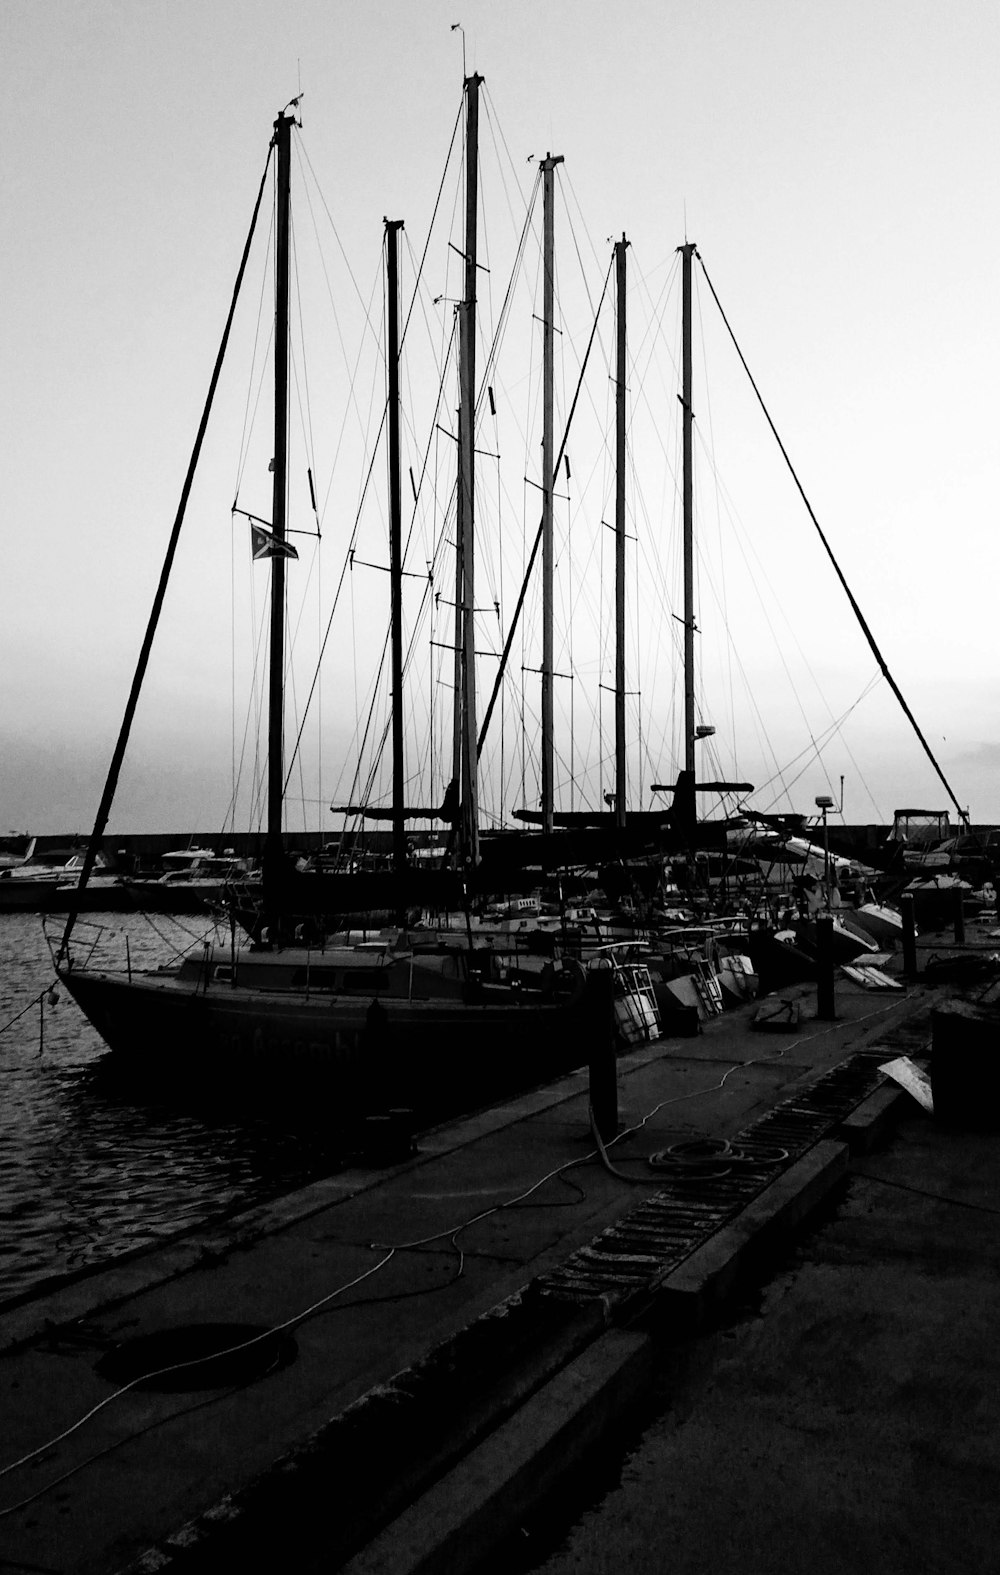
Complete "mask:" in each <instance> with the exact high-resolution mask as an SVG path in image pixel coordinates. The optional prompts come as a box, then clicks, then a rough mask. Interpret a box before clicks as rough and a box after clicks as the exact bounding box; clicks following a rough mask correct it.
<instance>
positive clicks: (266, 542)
mask: <svg viewBox="0 0 1000 1575" xmlns="http://www.w3.org/2000/svg"><path fill="white" fill-rule="evenodd" d="M250 556H251V557H252V558H253V559H254V561H255V562H256V560H257V559H258V558H297V557H298V553H297V552H296V550H295V548H294V547H293V546H292V544H291V542H290V541H279V540H278V538H277V536H275V535H274V533H273V532H272V531H269V530H265V529H264V527H263V525H257V524H255V523H254V522H253V521H251V522H250Z"/></svg>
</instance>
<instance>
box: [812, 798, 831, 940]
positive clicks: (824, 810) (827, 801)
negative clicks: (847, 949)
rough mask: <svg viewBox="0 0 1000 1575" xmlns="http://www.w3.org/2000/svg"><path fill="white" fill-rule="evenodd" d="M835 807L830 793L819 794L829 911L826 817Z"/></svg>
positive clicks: (828, 833) (824, 871)
mask: <svg viewBox="0 0 1000 1575" xmlns="http://www.w3.org/2000/svg"><path fill="white" fill-rule="evenodd" d="M833 807H834V806H833V799H832V798H831V797H830V795H829V793H820V794H818V796H817V798H816V808H817V809H818V810H819V811H820V813H821V815H822V816H823V883H824V885H825V886H826V908H827V912H829V911H830V832H829V829H828V828H827V823H826V817H827V815H828V814H829V812H830V810H831V809H833Z"/></svg>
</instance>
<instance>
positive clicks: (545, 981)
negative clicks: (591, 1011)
mask: <svg viewBox="0 0 1000 1575" xmlns="http://www.w3.org/2000/svg"><path fill="white" fill-rule="evenodd" d="M586 983H587V974H586V970H585V969H584V967H583V965H582V963H579V962H577V960H576V958H575V957H561V958H559V959H558V960H557V961H556V962H554V963H552V964H550V965H549V966H548V967H546V969H545V971H544V973H543V975H542V995H543V998H544V999H545V1000H546V1001H552V1000H555V1001H558V1003H559V1004H560V1005H561V1006H575V1005H576V1003H577V1001H579V1000H580V999H581V997H582V995H583V992H584V988H585V986H586Z"/></svg>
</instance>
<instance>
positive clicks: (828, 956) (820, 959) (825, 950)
mask: <svg viewBox="0 0 1000 1575" xmlns="http://www.w3.org/2000/svg"><path fill="white" fill-rule="evenodd" d="M833 968H834V964H833V914H832V913H820V914H818V915H817V917H816V1016H817V1017H821V1018H823V1019H824V1020H825V1021H830V1022H832V1021H833V1019H834V1018H835V1017H836V1015H837V1008H836V1005H835V1003H834V989H833Z"/></svg>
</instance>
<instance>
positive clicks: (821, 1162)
mask: <svg viewBox="0 0 1000 1575" xmlns="http://www.w3.org/2000/svg"><path fill="white" fill-rule="evenodd" d="M848 1158H849V1155H848V1148H847V1145H846V1143H837V1142H833V1141H830V1140H829V1139H827V1140H824V1141H823V1142H820V1143H817V1144H816V1145H815V1146H814V1147H813V1148H811V1149H809V1150H808V1151H807V1153H805V1154H804V1155H803V1157H802V1158H801V1159H800V1160H797V1161H796V1163H795V1164H794V1165H792V1166H790V1167H789V1169H788V1170H786V1171H784V1172H783V1174H782V1175H780V1176H778V1177H777V1179H776V1180H775V1181H772V1182H771V1184H770V1186H768V1187H766V1188H765V1189H764V1191H763V1192H760V1193H758V1195H757V1197H755V1198H754V1199H753V1201H752V1202H751V1203H749V1204H748V1206H747V1207H746V1208H745V1209H743V1210H742V1211H741V1213H740V1214H738V1215H737V1217H736V1218H735V1219H734V1220H732V1221H731V1222H730V1224H728V1225H724V1226H723V1227H722V1229H721V1230H718V1231H716V1233H715V1235H714V1236H710V1237H709V1239H708V1241H706V1242H705V1244H704V1246H702V1247H698V1248H697V1249H696V1250H695V1251H694V1252H693V1253H691V1255H690V1257H688V1258H685V1260H684V1262H683V1263H682V1264H681V1265H680V1266H679V1268H676V1269H673V1270H672V1271H671V1272H670V1273H669V1274H667V1275H665V1276H664V1277H663V1278H662V1279H660V1280H659V1281H658V1282H657V1283H656V1285H655V1286H654V1287H653V1290H652V1301H653V1310H654V1312H655V1315H656V1316H657V1317H662V1316H664V1315H665V1316H666V1317H668V1318H669V1319H670V1320H671V1321H672V1323H673V1326H674V1328H675V1329H676V1330H678V1331H679V1332H682V1333H689V1332H691V1331H693V1330H694V1329H696V1328H697V1327H698V1326H699V1325H700V1324H702V1323H704V1322H705V1321H706V1320H707V1319H708V1317H709V1316H710V1314H711V1313H712V1312H713V1311H714V1310H716V1309H717V1308H718V1307H719V1305H720V1304H721V1303H722V1302H723V1301H725V1300H726V1298H727V1297H728V1296H730V1295H731V1294H732V1292H733V1290H734V1288H735V1287H736V1285H737V1284H738V1283H739V1281H740V1280H741V1279H744V1278H746V1277H747V1275H748V1274H749V1273H750V1271H751V1270H752V1268H754V1267H755V1266H756V1265H757V1263H758V1262H759V1260H760V1259H761V1258H762V1257H765V1256H766V1254H767V1253H768V1251H769V1250H771V1249H772V1248H773V1247H774V1245H775V1243H776V1242H777V1241H778V1240H779V1238H784V1237H786V1236H787V1235H788V1234H789V1233H790V1232H791V1231H793V1230H794V1229H795V1228H796V1226H798V1225H800V1224H801V1223H802V1221H803V1220H804V1219H805V1218H806V1216H807V1215H809V1214H811V1213H812V1211H813V1210H814V1209H815V1208H817V1207H818V1205H819V1204H820V1203H822V1202H823V1201H824V1199H825V1198H826V1197H827V1196H828V1194H829V1193H830V1192H832V1191H833V1189H834V1187H836V1186H837V1184H838V1183H839V1182H841V1181H843V1179H844V1177H845V1176H846V1175H847V1172H848V1168H849V1167H848Z"/></svg>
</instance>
